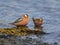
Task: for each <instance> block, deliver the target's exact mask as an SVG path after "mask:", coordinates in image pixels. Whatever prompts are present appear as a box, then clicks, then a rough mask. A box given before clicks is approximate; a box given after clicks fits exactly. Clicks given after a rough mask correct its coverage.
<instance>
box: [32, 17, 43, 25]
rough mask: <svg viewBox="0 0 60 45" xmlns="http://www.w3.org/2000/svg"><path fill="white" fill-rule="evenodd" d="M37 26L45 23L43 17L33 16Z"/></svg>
mask: <svg viewBox="0 0 60 45" xmlns="http://www.w3.org/2000/svg"><path fill="white" fill-rule="evenodd" d="M32 20H33V22H34V25H35V26H41V25H42V24H43V18H34V17H32Z"/></svg>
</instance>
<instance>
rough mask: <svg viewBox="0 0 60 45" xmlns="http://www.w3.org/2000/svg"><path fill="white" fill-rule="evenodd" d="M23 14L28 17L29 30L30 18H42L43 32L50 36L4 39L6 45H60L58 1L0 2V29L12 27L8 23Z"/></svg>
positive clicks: (5, 0) (1, 0) (30, 25)
mask: <svg viewBox="0 0 60 45" xmlns="http://www.w3.org/2000/svg"><path fill="white" fill-rule="evenodd" d="M24 13H27V14H29V16H30V21H29V24H28V27H29V28H31V29H32V28H33V27H34V24H33V22H32V19H31V18H32V17H38V18H39V17H42V18H43V19H44V24H43V30H44V31H45V32H47V33H50V34H48V35H38V36H37V35H33V34H32V35H28V36H22V38H21V36H20V37H18V36H17V37H11V38H14V40H13V39H10V38H8V39H6V40H7V41H8V42H6V45H9V44H10V45H15V44H14V43H13V42H15V43H16V45H41V43H44V42H46V43H49V44H51V45H54V44H55V43H56V45H60V0H0V28H5V27H14V26H11V25H9V24H8V23H11V22H13V21H15V20H16V19H17V18H19V17H21V16H22V14H24ZM27 37H28V38H27ZM19 39H20V40H19ZM1 40H4V39H1ZM1 40H0V41H1ZM9 40H11V42H10V41H9ZM22 42H23V43H22ZM12 43H13V44H12ZM4 44H5V43H4Z"/></svg>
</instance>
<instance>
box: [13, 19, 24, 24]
mask: <svg viewBox="0 0 60 45" xmlns="http://www.w3.org/2000/svg"><path fill="white" fill-rule="evenodd" d="M22 20H23V19H22V18H18V19H17V20H16V21H15V22H14V23H17V22H20V21H22Z"/></svg>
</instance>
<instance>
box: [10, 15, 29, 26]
mask: <svg viewBox="0 0 60 45" xmlns="http://www.w3.org/2000/svg"><path fill="white" fill-rule="evenodd" d="M28 22H29V16H28V14H23V16H22V17H21V18H18V19H17V20H16V21H14V22H13V23H10V24H12V25H15V26H17V27H19V26H26V25H27V24H28Z"/></svg>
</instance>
